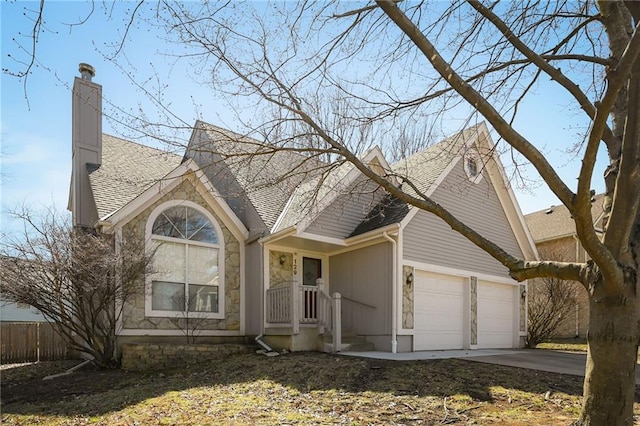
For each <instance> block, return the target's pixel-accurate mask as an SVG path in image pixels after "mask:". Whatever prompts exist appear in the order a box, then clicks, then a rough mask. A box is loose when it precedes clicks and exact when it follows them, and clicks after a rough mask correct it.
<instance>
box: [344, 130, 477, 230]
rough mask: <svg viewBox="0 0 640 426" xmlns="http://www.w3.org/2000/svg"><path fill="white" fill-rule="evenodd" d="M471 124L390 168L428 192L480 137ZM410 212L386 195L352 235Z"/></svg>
mask: <svg viewBox="0 0 640 426" xmlns="http://www.w3.org/2000/svg"><path fill="white" fill-rule="evenodd" d="M479 126H480V125H479V124H478V125H476V126H472V127H469V128H468V129H465V130H463V131H461V132H459V133H456V134H455V135H453V136H450V137H448V138H446V139H444V140H442V141H440V142H438V143H437V144H435V145H432V146H430V147H428V148H425V149H423V150H422V151H419V152H417V153H415V154H413V155H411V156H409V157H407V158H405V159H403V160H400V161H398V162H396V163H395V164H393V165H392V166H391V168H392V169H393V171H394V172H396V173H397V174H399V175H401V176H406V177H407V178H408V179H409V180H410V181H411V182H412V183H413V184H414V185H415V186H416V188H417V189H418V190H419V191H420V192H422V193H426V192H427V191H428V190H429V188H431V186H432V185H433V184H434V183H435V182H436V180H437V179H438V178H439V177H440V176H441V175H442V173H444V171H445V169H446V168H447V166H448V165H449V164H451V162H452V161H453V160H454V159H455V158H456V157H457V156H459V155H461V154H463V153H464V150H465V149H466V147H467V144H468V143H469V142H470V141H474V140H475V139H476V138H477V137H478V127H479ZM402 190H403V191H404V192H406V193H408V194H411V195H414V196H415V195H417V194H416V193H415V191H414V190H413V189H412V188H411V187H410V186H409V185H404V186H403V188H402ZM407 213H409V206H408V205H407V204H406V203H405V202H403V201H400V200H398V199H396V198H395V197H392V196H390V195H387V196H386V197H385V198H383V200H382V201H381V202H380V203H379V204H378V205H376V206H375V207H374V208H373V209H372V210H371V211H370V212H369V213H368V214H367V217H366V218H365V219H364V220H363V221H362V222H361V223H360V224H359V225H358V226H357V227H356V229H355V230H354V231H353V232H352V233H351V235H350V236H351V237H352V236H355V235H359V234H362V233H365V232H368V231H372V230H374V229H377V228H382V227H383V226H387V225H391V224H393V223H398V222H400V221H402V219H404V217H405V216H406V215H407Z"/></svg>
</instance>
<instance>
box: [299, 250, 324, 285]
mask: <svg viewBox="0 0 640 426" xmlns="http://www.w3.org/2000/svg"><path fill="white" fill-rule="evenodd" d="M318 278H322V260H321V259H314V258H312V257H303V258H302V285H316V283H317V281H316V280H317V279H318Z"/></svg>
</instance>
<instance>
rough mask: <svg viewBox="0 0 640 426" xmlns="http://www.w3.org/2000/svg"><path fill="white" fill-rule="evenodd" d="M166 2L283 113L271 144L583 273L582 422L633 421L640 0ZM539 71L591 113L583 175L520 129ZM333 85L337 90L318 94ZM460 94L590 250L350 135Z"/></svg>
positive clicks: (243, 87) (228, 72)
mask: <svg viewBox="0 0 640 426" xmlns="http://www.w3.org/2000/svg"><path fill="white" fill-rule="evenodd" d="M165 7H166V8H167V9H168V10H169V13H168V14H167V15H165V17H166V25H167V28H168V29H170V32H171V33H172V34H176V35H177V41H179V42H180V43H182V44H183V45H186V46H188V47H189V48H191V50H190V51H189V52H190V54H189V57H190V58H191V59H192V60H195V61H196V66H197V67H198V69H203V68H207V69H209V70H210V71H211V72H210V74H208V75H211V76H213V79H212V80H211V81H210V83H211V85H212V87H214V88H215V89H216V90H220V91H226V93H228V95H229V96H230V97H238V96H248V97H250V98H252V99H258V100H259V101H257V102H260V101H262V102H264V103H265V104H266V105H270V106H271V107H273V108H274V109H275V110H277V113H275V114H273V117H274V118H273V119H265V120H264V122H263V123H262V125H261V126H260V127H261V129H263V131H264V134H268V135H275V134H277V135H287V138H285V139H282V140H281V141H278V140H275V141H274V140H269V142H270V144H271V145H278V144H279V146H280V147H281V149H291V148H292V146H291V145H290V144H287V141H290V140H292V139H295V138H296V137H297V136H299V137H305V138H307V139H311V140H313V141H314V143H313V144H309V146H308V147H307V148H305V149H307V150H316V152H322V153H323V155H325V156H326V155H330V156H331V157H332V158H336V159H339V160H341V161H348V162H350V163H352V164H353V165H354V166H355V167H357V168H358V169H359V170H360V171H361V172H362V173H363V174H364V175H366V176H367V177H368V178H370V179H371V180H372V181H373V182H375V183H376V184H378V185H379V186H380V187H382V188H384V190H386V191H387V192H388V193H390V194H392V195H393V196H395V197H397V198H398V199H400V200H402V201H405V202H407V203H409V204H412V205H414V206H417V207H419V208H421V209H424V210H426V211H428V212H431V213H433V214H436V215H437V216H439V217H440V218H441V219H442V220H444V221H445V222H446V223H447V224H448V225H449V226H451V228H452V229H454V230H455V231H457V232H459V233H461V234H462V235H464V236H465V237H466V238H467V239H469V240H470V241H471V242H473V243H474V244H476V245H477V246H478V247H480V248H482V249H483V250H485V251H486V252H487V253H489V254H490V255H491V256H492V257H494V258H495V259H496V260H498V261H499V262H501V263H502V264H503V265H504V266H505V267H506V268H508V270H509V273H510V275H511V276H512V277H513V278H514V279H516V280H519V281H522V280H527V279H532V278H537V277H548V278H552V279H556V280H567V281H576V282H580V283H581V284H582V285H583V286H584V287H585V288H586V289H587V291H588V293H589V297H590V324H589V337H588V343H589V352H588V358H587V369H586V379H585V387H584V405H583V410H582V414H581V418H580V423H581V424H585V425H586V424H602V425H604V424H632V422H633V401H634V390H635V374H634V372H635V365H636V353H637V348H638V341H639V339H640V326H639V325H638V324H640V309H639V304H640V296H638V295H637V287H638V284H639V276H640V275H639V272H640V270H639V268H640V265H639V264H638V258H640V256H639V255H640V253H638V247H639V245H638V232H639V226H640V214H639V211H640V165H639V162H638V158H639V156H640V116H639V114H640V110H639V109H638V106H639V105H640V97H639V96H640V61H639V60H638V56H639V55H640V31H639V29H638V25H639V24H638V22H639V21H640V7H639V6H638V3H635V2H632V1H627V2H622V1H619V2H597V3H594V2H590V1H587V2H562V1H558V2H547V1H531V2H526V3H520V2H511V3H507V4H503V3H499V2H495V3H491V4H485V3H484V2H481V1H477V0H468V1H457V2H455V3H451V4H443V3H438V2H435V3H428V2H419V3H414V2H397V1H395V0H377V1H376V2H375V4H374V3H372V4H368V5H364V6H363V7H361V8H358V9H351V10H350V9H347V8H349V7H353V5H350V4H345V3H340V2H335V3H327V2H322V3H314V2H302V3H300V4H298V5H297V6H296V7H293V6H289V5H283V6H281V7H278V6H277V5H273V6H272V7H273V9H274V10H275V12H274V13H273V14H272V15H268V16H269V18H266V17H265V14H264V10H261V11H259V12H256V13H255V14H254V15H251V14H250V13H243V14H239V13H237V12H238V11H234V10H233V9H234V7H229V8H219V7H218V5H216V6H211V7H209V8H207V7H206V6H205V7H201V6H200V5H199V6H198V7H196V8H191V7H189V5H185V4H178V5H174V4H171V5H169V4H165ZM270 18H271V19H272V20H270ZM194 68H195V67H194ZM543 79H547V80H549V79H550V80H551V81H553V82H554V84H555V90H557V92H558V93H562V94H563V95H566V96H567V97H568V98H569V99H570V100H571V102H573V103H574V105H575V110H577V111H581V112H582V113H583V114H584V119H585V121H587V122H588V130H585V132H584V139H583V141H582V142H581V143H579V144H577V146H576V147H575V151H574V152H575V155H577V156H579V157H581V168H580V172H579V176H578V181H577V185H576V186H575V187H573V183H571V184H568V183H565V182H564V181H563V180H562V179H561V178H560V176H559V174H558V172H557V170H555V169H554V168H553V167H552V165H551V164H550V162H549V161H548V160H547V158H546V157H545V153H544V152H543V148H542V145H543V143H542V142H543V141H535V140H530V139H529V138H528V137H527V136H526V135H524V134H522V133H521V132H519V131H518V127H519V126H518V121H517V119H518V112H519V109H520V108H521V107H522V106H523V104H524V103H525V102H526V100H527V99H529V98H530V97H533V96H534V95H535V90H536V88H537V87H538V85H540V84H542V80H543ZM323 93H324V94H327V95H328V96H327V99H333V100H335V99H340V100H341V102H340V103H339V104H336V103H335V102H328V103H320V104H318V102H317V99H318V96H319V94H323ZM463 105H468V106H469V107H470V110H471V111H470V112H469V114H470V119H471V120H477V117H478V116H482V117H484V119H485V120H486V121H487V122H488V123H489V124H490V125H491V126H492V127H493V129H495V132H496V133H497V134H498V135H499V137H500V144H501V145H502V146H503V147H504V150H505V151H507V152H509V151H510V154H511V156H512V157H513V158H514V159H515V162H516V163H523V162H524V163H527V164H528V165H529V167H531V168H532V169H533V170H535V172H537V173H538V174H539V176H540V177H541V178H542V180H543V181H544V182H545V183H546V184H547V185H548V187H549V188H550V189H551V191H552V192H553V193H554V194H555V195H556V196H557V197H558V198H559V200H560V201H561V202H562V204H563V205H565V206H566V207H567V208H568V209H569V211H570V213H571V215H572V217H573V220H574V221H575V224H576V229H577V234H578V238H579V239H580V242H581V244H582V246H583V247H584V248H585V250H586V251H587V253H588V255H589V256H590V258H591V259H592V260H591V261H589V262H586V263H579V262H559V261H554V260H541V261H536V260H525V259H521V258H519V257H517V256H515V255H513V254H511V253H508V252H507V251H505V250H504V249H503V248H501V247H500V246H498V245H497V244H496V243H494V242H492V241H490V240H489V239H487V238H486V237H485V236H483V235H480V234H479V233H478V232H476V231H475V230H474V229H471V228H470V227H469V226H467V225H466V224H465V223H462V222H461V221H460V220H458V218H456V217H454V216H453V215H452V214H451V213H450V212H449V211H447V210H446V209H445V208H443V207H442V206H441V205H439V204H437V203H436V202H434V201H433V200H432V199H431V198H429V197H428V196H427V195H426V194H424V193H422V192H420V191H419V190H417V188H416V186H415V185H413V184H412V182H411V181H410V179H408V178H407V177H406V176H403V175H402V174H399V173H397V172H393V171H391V170H388V171H386V175H385V174H379V173H376V171H375V170H372V169H371V168H369V167H368V166H367V165H366V164H364V163H363V162H362V161H361V160H360V157H359V154H361V153H363V152H364V151H365V150H366V149H368V148H369V147H371V146H372V144H373V143H379V140H380V139H378V138H375V137H365V138H352V136H354V135H355V134H356V133H357V132H358V129H363V128H364V126H366V127H367V129H368V133H367V135H369V136H371V135H385V136H386V138H385V139H387V140H394V139H396V138H393V136H394V127H395V126H396V123H399V122H407V119H406V117H408V116H410V117H414V118H415V119H416V120H426V117H433V116H434V115H436V116H439V117H444V116H446V115H447V114H451V113H452V111H454V110H456V109H457V111H458V112H459V113H460V112H463V111H469V110H465V109H464V108H463ZM461 108H462V109H461ZM327 116H330V117H332V119H331V120H326V117H327ZM431 119H432V120H433V118H431ZM403 120H404V121H403ZM248 124H249V125H250V126H251V128H256V127H258V126H256V124H255V123H248ZM273 129H277V131H275V130H273ZM371 129H376V131H371ZM536 142H537V143H538V145H536ZM391 143H393V142H391ZM600 146H604V148H605V149H606V151H607V153H608V157H609V163H610V166H609V168H608V169H607V172H606V175H605V184H606V201H605V210H606V229H605V232H604V234H603V236H602V238H600V236H599V235H597V234H596V231H595V229H594V226H593V220H592V218H591V205H590V198H591V196H590V190H591V186H592V180H593V173H594V165H595V161H596V158H597V152H598V148H599V147H600ZM570 148H571V147H570V146H567V149H570ZM397 181H400V182H403V185H402V188H405V189H409V188H410V191H409V192H405V191H403V190H402V189H401V188H399V187H398V186H396V185H395V182H397Z"/></svg>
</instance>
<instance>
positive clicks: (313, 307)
mask: <svg viewBox="0 0 640 426" xmlns="http://www.w3.org/2000/svg"><path fill="white" fill-rule="evenodd" d="M318 278H322V259H315V258H312V257H303V258H302V286H303V287H302V288H303V292H302V294H303V297H304V300H303V304H304V318H305V319H307V320H315V319H317V318H318V293H317V292H318V288H317V285H318V284H317V282H318V281H317V280H318ZM305 287H315V288H305Z"/></svg>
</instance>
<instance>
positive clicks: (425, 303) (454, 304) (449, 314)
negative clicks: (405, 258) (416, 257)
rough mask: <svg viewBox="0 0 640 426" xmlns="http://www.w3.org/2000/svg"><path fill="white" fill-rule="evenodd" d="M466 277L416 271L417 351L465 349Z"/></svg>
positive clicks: (415, 339) (415, 338)
mask: <svg viewBox="0 0 640 426" xmlns="http://www.w3.org/2000/svg"><path fill="white" fill-rule="evenodd" d="M464 289H465V286H464V279H463V278H460V277H454V276H450V275H442V274H435V273H430V272H423V271H415V288H414V305H413V306H414V348H413V350H414V351H425V350H435V349H462V348H463V344H464V318H465V317H464Z"/></svg>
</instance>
